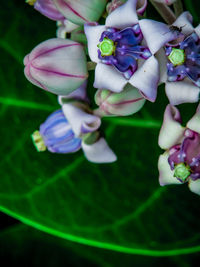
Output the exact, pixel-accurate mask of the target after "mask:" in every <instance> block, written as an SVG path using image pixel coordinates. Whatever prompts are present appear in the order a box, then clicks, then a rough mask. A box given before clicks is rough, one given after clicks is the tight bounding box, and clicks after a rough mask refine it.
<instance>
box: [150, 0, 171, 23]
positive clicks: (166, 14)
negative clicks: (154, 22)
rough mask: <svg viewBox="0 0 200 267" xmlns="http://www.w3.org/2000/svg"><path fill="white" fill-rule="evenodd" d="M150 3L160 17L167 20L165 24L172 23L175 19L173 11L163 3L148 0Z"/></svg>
mask: <svg viewBox="0 0 200 267" xmlns="http://www.w3.org/2000/svg"><path fill="white" fill-rule="evenodd" d="M150 2H151V4H152V5H153V6H154V7H155V9H156V10H157V11H158V13H159V14H160V15H161V17H162V18H163V19H164V20H165V22H167V24H170V25H171V24H172V23H173V22H174V21H175V20H176V16H175V14H174V12H173V11H172V10H171V9H170V8H169V7H168V6H167V5H165V4H162V3H157V2H155V1H154V0H150Z"/></svg>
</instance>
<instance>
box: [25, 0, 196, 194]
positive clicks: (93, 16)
mask: <svg viewBox="0 0 200 267" xmlns="http://www.w3.org/2000/svg"><path fill="white" fill-rule="evenodd" d="M152 1H153V0H152ZM175 1H176V0H173V1H164V0H155V5H160V6H164V7H165V8H164V10H165V11H166V12H170V16H172V15H173V11H172V9H170V7H168V6H167V5H171V4H173V3H174V2H175ZM27 2H28V3H29V4H31V5H33V6H34V8H35V9H36V10H37V11H39V12H40V13H41V14H43V15H44V16H46V17H48V18H49V19H51V20H54V21H56V22H57V27H58V29H57V32H56V36H57V37H56V38H53V39H49V40H47V41H44V42H42V43H41V44H39V45H38V46H36V47H35V48H34V49H33V50H32V51H31V52H30V53H29V54H28V55H27V56H26V57H25V58H24V65H25V71H24V72H25V76H26V78H27V79H28V80H29V81H30V82H32V83H33V84H34V85H36V86H38V87H40V88H42V89H44V90H47V91H49V92H51V93H53V94H56V95H57V96H58V103H59V104H60V106H61V107H60V109H58V110H57V111H54V112H53V113H52V114H51V115H50V116H49V117H48V118H47V119H46V121H45V122H44V123H42V124H41V125H40V127H39V130H38V131H35V132H34V133H33V134H32V139H33V142H34V145H35V147H36V149H37V150H38V151H45V150H48V151H50V152H53V153H63V154H66V153H73V152H76V151H78V150H79V149H81V148H82V150H83V152H84V155H85V157H86V158H87V159H88V160H89V161H91V162H95V163H108V162H114V161H116V155H115V154H114V152H113V151H112V150H111V149H110V147H109V146H108V144H107V142H106V140H105V138H104V137H103V136H104V134H103V133H102V131H101V130H100V125H101V119H102V118H103V117H105V116H128V115H132V114H134V113H136V112H138V111H139V110H140V109H141V108H142V107H143V105H144V103H145V101H146V100H147V101H150V102H155V101H156V97H157V89H158V86H159V85H160V84H162V83H164V84H165V90H166V95H167V97H168V99H169V102H170V104H169V105H168V106H167V108H166V111H165V114H164V121H163V125H162V128H161V130H160V135H159V145H160V147H161V148H162V149H165V150H166V152H165V153H164V154H163V155H161V156H160V157H159V163H158V168H159V172H160V178H159V181H160V184H161V185H165V184H171V183H172V184H181V183H186V182H188V184H189V188H190V190H191V191H193V192H195V193H197V194H199V195H200V126H199V125H200V107H198V109H197V112H196V114H195V115H194V116H193V117H192V119H191V120H190V121H189V122H188V123H187V126H186V127H183V126H181V118H180V113H179V111H178V109H177V108H176V107H175V106H174V105H178V104H181V103H195V102H198V100H199V93H200V26H197V27H196V28H194V27H193V25H192V16H191V15H190V13H189V12H183V13H182V14H181V15H180V16H179V17H177V18H176V19H174V22H173V24H172V25H170V23H169V24H165V23H163V22H159V21H155V20H152V19H147V18H146V17H145V16H144V14H145V10H146V7H147V0H112V1H110V2H109V3H107V1H106V0H84V1H82V0H79V1H72V0H27ZM156 2H158V3H159V4H158V3H157V4H156ZM100 17H102V18H101V20H105V24H104V25H102V24H99V23H98V20H99V19H100ZM164 17H165V18H166V16H164ZM172 17H173V16H172ZM174 18H175V15H174ZM87 57H89V58H90V60H91V61H89V62H87ZM91 70H94V74H95V75H94V83H93V87H94V88H96V89H97V90H96V93H95V96H94V99H95V102H96V104H97V106H98V107H97V108H95V109H92V108H91V105H90V100H89V98H88V96H87V82H88V81H87V80H88V75H89V72H88V71H91Z"/></svg>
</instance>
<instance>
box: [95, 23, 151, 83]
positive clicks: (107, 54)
mask: <svg viewBox="0 0 200 267" xmlns="http://www.w3.org/2000/svg"><path fill="white" fill-rule="evenodd" d="M142 40H143V35H142V32H141V29H140V26H139V24H135V25H134V26H133V27H128V28H126V29H123V30H119V29H116V28H108V29H107V30H106V31H104V32H103V33H102V35H101V38H100V39H99V41H100V43H99V44H98V48H99V49H98V57H99V59H101V61H102V62H103V63H105V64H108V65H113V66H114V67H115V68H116V69H117V70H118V71H120V72H122V73H123V75H124V77H125V78H126V79H129V78H130V77H131V76H132V75H133V73H134V72H135V71H136V70H137V66H138V62H137V60H138V59H147V58H149V57H150V56H151V52H150V51H149V49H148V47H146V46H142V45H140V44H141V42H142Z"/></svg>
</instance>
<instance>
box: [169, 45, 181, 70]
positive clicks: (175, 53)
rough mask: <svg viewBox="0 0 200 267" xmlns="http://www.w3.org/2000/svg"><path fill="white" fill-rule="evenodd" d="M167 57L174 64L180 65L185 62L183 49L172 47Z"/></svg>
mask: <svg viewBox="0 0 200 267" xmlns="http://www.w3.org/2000/svg"><path fill="white" fill-rule="evenodd" d="M168 59H169V60H170V61H171V63H172V64H173V65H174V66H178V65H182V64H183V63H184V62H185V51H184V50H183V49H177V48H172V52H171V53H170V55H169V56H168Z"/></svg>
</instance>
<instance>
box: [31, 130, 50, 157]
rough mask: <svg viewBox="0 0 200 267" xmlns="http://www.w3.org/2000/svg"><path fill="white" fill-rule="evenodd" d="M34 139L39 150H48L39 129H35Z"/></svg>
mask: <svg viewBox="0 0 200 267" xmlns="http://www.w3.org/2000/svg"><path fill="white" fill-rule="evenodd" d="M31 137H32V140H33V144H34V146H35V148H36V149H37V151H38V152H42V151H45V150H46V146H45V144H44V141H43V138H42V136H41V134H40V132H39V131H35V132H34V133H33V134H32V135H31Z"/></svg>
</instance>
